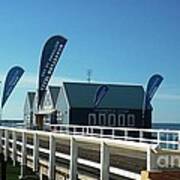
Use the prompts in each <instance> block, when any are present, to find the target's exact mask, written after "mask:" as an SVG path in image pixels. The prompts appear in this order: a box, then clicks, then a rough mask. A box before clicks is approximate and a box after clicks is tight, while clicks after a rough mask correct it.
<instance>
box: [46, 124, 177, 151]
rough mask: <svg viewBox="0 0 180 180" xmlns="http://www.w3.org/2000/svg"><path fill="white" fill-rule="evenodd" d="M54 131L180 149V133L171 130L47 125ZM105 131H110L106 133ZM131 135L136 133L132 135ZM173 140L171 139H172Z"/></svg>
mask: <svg viewBox="0 0 180 180" xmlns="http://www.w3.org/2000/svg"><path fill="white" fill-rule="evenodd" d="M45 125H46V126H47V127H49V128H50V129H51V130H52V131H55V132H57V133H58V132H59V133H64V134H74V135H75V134H78V135H82V136H96V137H100V138H103V137H105V138H111V139H123V138H124V140H128V141H139V142H144V143H155V144H158V145H160V146H161V147H162V148H166V149H177V150H178V149H180V131H178V130H169V129H141V128H139V129H138V128H127V127H125V128H124V127H106V126H80V125H69V124H45ZM105 131H108V133H107V132H105ZM120 133H121V134H120ZM131 133H136V135H132V134H131ZM170 138H171V139H170Z"/></svg>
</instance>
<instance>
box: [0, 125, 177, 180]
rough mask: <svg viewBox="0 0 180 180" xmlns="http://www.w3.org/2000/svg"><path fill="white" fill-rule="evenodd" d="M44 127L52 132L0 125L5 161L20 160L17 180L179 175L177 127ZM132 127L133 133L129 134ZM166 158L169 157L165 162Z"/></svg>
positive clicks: (141, 177) (136, 177)
mask: <svg viewBox="0 0 180 180" xmlns="http://www.w3.org/2000/svg"><path fill="white" fill-rule="evenodd" d="M50 128H51V129H52V130H53V132H46V131H37V130H27V129H20V128H8V127H0V152H1V153H2V154H3V156H4V161H5V162H6V161H8V160H9V159H11V160H12V163H13V165H14V166H16V164H17V163H20V165H21V172H20V179H27V178H28V177H33V178H34V179H35V178H37V179H41V180H43V179H48V180H55V179H70V180H75V179H82V180H83V179H84V180H85V179H88V180H91V179H92V180H95V179H100V180H109V179H115V180H116V179H117V180H118V179H137V180H138V179H139V180H140V179H142V180H143V179H158V177H159V176H160V177H164V178H163V180H165V179H168V180H171V179H173V178H174V179H178V178H177V177H180V160H179V157H180V131H172V130H155V129H141V130H140V129H134V128H108V127H98V126H73V125H54V126H53V125H51V126H50ZM107 130H108V134H107V133H105V131H107ZM110 130H111V133H109V132H110ZM132 131H136V132H138V133H139V136H138V137H131V132H132ZM147 133H151V137H150V138H148V136H147V135H146V134H147ZM152 135H153V136H152ZM164 135H168V136H174V140H171V141H167V140H162V137H163V136H164ZM152 137H153V138H152ZM166 157H169V158H170V157H172V158H174V161H172V159H171V160H168V161H165V160H166V159H167V158H166ZM158 158H159V159H158ZM175 158H176V159H175ZM172 162H173V164H172ZM167 163H168V164H167ZM29 172H31V173H29Z"/></svg>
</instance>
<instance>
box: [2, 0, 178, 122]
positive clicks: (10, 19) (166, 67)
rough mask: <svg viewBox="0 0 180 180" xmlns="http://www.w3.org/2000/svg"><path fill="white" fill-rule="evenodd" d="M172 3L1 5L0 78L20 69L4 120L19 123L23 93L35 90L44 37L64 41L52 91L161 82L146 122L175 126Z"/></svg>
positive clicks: (57, 0)
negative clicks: (87, 84) (78, 84)
mask: <svg viewBox="0 0 180 180" xmlns="http://www.w3.org/2000/svg"><path fill="white" fill-rule="evenodd" d="M179 9H180V1H179V0H171V1H169V0H151V1H149V0H98V1H97V0H91V1H87V0H76V1H74V0H52V1H48V0H38V1H35V0H34V1H33V0H31V1H23V0H19V1H10V0H7V1H3V2H1V6H0V22H1V28H0V61H1V67H0V79H1V80H4V78H5V74H6V72H7V71H8V69H9V68H10V67H12V66H13V65H21V66H22V67H23V68H24V69H25V70H26V72H25V74H24V76H23V79H22V80H21V81H20V83H19V84H18V86H17V87H16V89H15V91H14V92H13V94H12V95H11V97H10V98H9V99H8V102H7V104H6V106H5V108H4V112H3V118H11V119H13V118H22V115H23V103H24V100H25V94H26V92H27V90H34V89H37V85H36V81H37V72H38V66H39V58H40V54H41V50H42V47H43V44H44V43H45V41H46V40H47V39H48V38H49V36H52V35H55V34H60V35H63V36H65V37H67V38H68V43H67V46H66V48H65V50H64V52H63V55H62V56H61V59H60V62H59V64H58V66H57V67H56V69H55V73H54V76H53V79H52V81H51V84H56V85H58V84H60V83H61V81H62V80H86V71H87V69H89V68H90V69H92V70H93V75H92V79H93V80H94V81H103V82H104V81H107V82H114V83H121V82H122V83H128V84H129V83H130V84H131V83H132V84H142V85H143V86H146V84H147V80H148V78H149V77H150V76H151V75H152V74H154V73H160V74H162V75H163V76H164V78H165V79H164V81H163V83H162V85H161V87H160V89H159V90H158V92H157V94H156V96H155V98H154V99H153V101H152V104H153V107H154V111H153V122H180V114H179V107H180V71H179V69H180V33H179V32H180V21H179V19H180V11H179Z"/></svg>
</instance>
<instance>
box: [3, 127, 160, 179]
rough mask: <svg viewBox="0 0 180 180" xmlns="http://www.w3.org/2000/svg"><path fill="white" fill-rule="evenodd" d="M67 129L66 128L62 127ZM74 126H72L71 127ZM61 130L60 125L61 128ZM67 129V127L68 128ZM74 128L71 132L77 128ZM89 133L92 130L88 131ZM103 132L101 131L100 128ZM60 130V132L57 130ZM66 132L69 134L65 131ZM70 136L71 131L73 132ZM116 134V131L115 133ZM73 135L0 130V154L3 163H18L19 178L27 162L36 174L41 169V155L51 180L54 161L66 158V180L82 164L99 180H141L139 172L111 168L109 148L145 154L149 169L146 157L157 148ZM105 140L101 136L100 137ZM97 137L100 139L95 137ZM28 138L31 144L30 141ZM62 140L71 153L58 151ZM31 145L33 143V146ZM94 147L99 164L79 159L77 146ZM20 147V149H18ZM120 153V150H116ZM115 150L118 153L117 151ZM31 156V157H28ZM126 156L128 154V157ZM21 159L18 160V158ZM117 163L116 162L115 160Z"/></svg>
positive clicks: (135, 143)
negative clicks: (115, 179)
mask: <svg viewBox="0 0 180 180" xmlns="http://www.w3.org/2000/svg"><path fill="white" fill-rule="evenodd" d="M65 127H67V126H65ZM72 127H73V126H72ZM61 128H62V126H61ZM68 128H70V126H69V127H68ZM76 128H83V131H81V133H82V132H83V133H85V134H87V132H86V130H87V129H85V127H79V126H76ZM76 128H75V127H73V129H76ZM88 130H89V131H88V133H90V134H91V133H93V132H90V130H92V131H93V130H94V129H92V127H91V129H88ZM103 130H104V129H103ZM60 131H61V130H60ZM65 132H66V133H67V132H69V133H70V130H69V129H68V131H65ZM72 133H73V132H72ZM114 133H115V132H114ZM74 134H76V135H66V134H63V133H52V132H44V131H34V130H26V129H17V128H7V127H0V153H1V152H3V153H4V156H5V160H6V161H7V160H8V158H9V157H11V158H12V160H13V164H14V165H15V164H16V162H17V161H20V162H21V165H22V166H21V168H22V169H21V176H24V171H23V167H24V166H26V165H27V160H31V161H32V164H33V165H32V169H33V171H34V172H37V171H38V169H39V168H38V167H39V166H40V162H41V157H40V153H41V154H42V153H43V154H46V155H48V157H49V158H47V160H46V161H47V167H48V174H47V175H48V179H49V180H54V179H55V178H54V177H55V169H56V160H57V158H61V159H65V160H68V161H69V162H70V166H69V179H70V180H74V179H76V177H77V174H78V171H77V166H78V164H80V165H83V166H84V167H88V168H94V169H97V170H99V172H100V177H99V178H98V179H100V180H108V179H109V177H110V173H111V174H114V175H118V176H122V177H128V178H130V179H140V178H141V175H140V172H139V173H137V172H131V171H129V170H126V169H120V168H118V167H112V166H111V165H110V153H113V152H111V149H112V148H113V147H114V148H120V149H122V148H123V149H127V150H131V151H134V152H136V153H137V152H139V153H143V154H145V155H146V156H148V157H146V158H145V159H144V160H145V161H146V167H147V168H149V167H151V164H152V162H151V159H150V157H149V156H151V155H149V153H148V152H149V151H151V150H154V149H157V146H156V145H152V144H146V143H141V142H140V143H139V142H138V143H137V142H131V141H122V140H116V139H109V138H96V137H87V136H79V135H77V134H79V132H78V131H74ZM101 136H102V137H104V135H103V134H101ZM98 137H99V136H98ZM30 139H31V143H29V140H30ZM61 140H63V141H67V142H70V143H69V146H70V153H68V152H67V153H65V154H64V153H61V152H60V151H58V150H57V148H56V144H57V143H60V142H62V141H61ZM40 141H41V142H42V141H45V142H46V143H48V144H49V145H48V147H47V148H45V147H44V146H42V145H41V143H40ZM32 142H33V143H32ZM83 143H84V144H86V145H87V143H89V144H93V145H98V146H99V147H100V148H99V149H98V152H99V155H100V162H94V161H90V160H88V159H82V158H79V157H78V149H79V148H78V147H80V146H82V144H83ZM19 147H20V148H19ZM88 148H89V150H90V151H91V146H89V147H87V149H88ZM28 149H30V150H32V151H33V154H32V155H30V154H28V152H29V151H28ZM119 151H121V150H119ZM119 151H118V152H119ZM29 156H30V158H29ZM127 156H129V154H127ZM18 157H20V158H18ZM117 161H118V159H117ZM78 175H79V174H78Z"/></svg>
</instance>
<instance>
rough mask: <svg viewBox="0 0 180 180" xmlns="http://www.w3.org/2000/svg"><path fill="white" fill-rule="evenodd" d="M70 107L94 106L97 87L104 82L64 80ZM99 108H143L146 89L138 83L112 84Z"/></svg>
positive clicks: (109, 85)
mask: <svg viewBox="0 0 180 180" xmlns="http://www.w3.org/2000/svg"><path fill="white" fill-rule="evenodd" d="M63 85H64V89H65V91H66V95H67V98H68V101H69V105H70V107H74V108H93V107H94V103H93V100H94V96H95V94H96V91H97V88H99V87H100V86H101V85H102V84H94V83H74V82H64V83H63ZM106 85H107V86H108V88H109V90H108V92H107V94H106V95H105V97H104V98H103V100H102V101H101V103H100V104H99V106H98V108H120V109H126V108H127V109H142V105H143V98H144V89H143V87H142V86H138V85H112V84H106Z"/></svg>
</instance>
